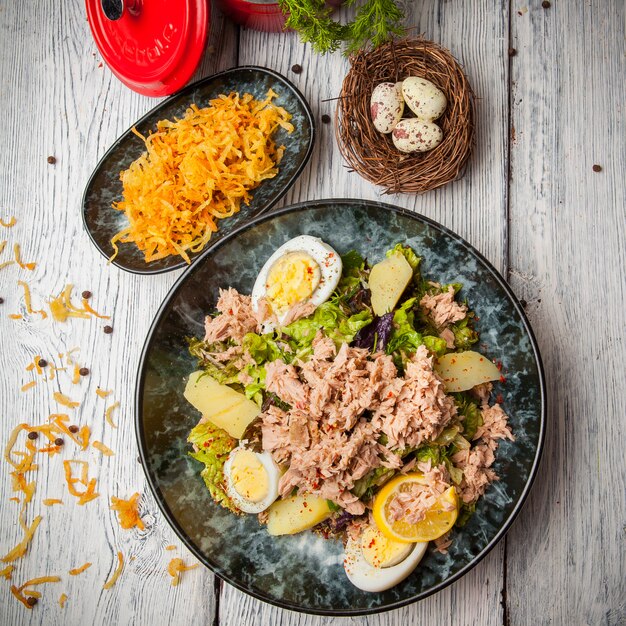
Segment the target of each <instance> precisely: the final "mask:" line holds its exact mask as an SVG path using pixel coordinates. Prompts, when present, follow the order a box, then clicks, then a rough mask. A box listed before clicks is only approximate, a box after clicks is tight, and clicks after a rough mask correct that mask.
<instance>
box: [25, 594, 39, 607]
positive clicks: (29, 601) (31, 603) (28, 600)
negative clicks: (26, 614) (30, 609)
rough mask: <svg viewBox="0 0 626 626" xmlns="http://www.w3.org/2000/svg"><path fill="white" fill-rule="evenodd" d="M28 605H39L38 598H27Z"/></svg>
mask: <svg viewBox="0 0 626 626" xmlns="http://www.w3.org/2000/svg"><path fill="white" fill-rule="evenodd" d="M26 604H28V606H35V604H37V598H33V596H28V598H26Z"/></svg>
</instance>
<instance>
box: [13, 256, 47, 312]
mask: <svg viewBox="0 0 626 626" xmlns="http://www.w3.org/2000/svg"><path fill="white" fill-rule="evenodd" d="M16 245H17V244H16ZM17 284H18V285H19V286H20V287H22V288H23V289H24V302H25V303H26V312H27V313H31V314H32V313H37V314H39V315H41V319H42V320H45V319H46V318H47V317H48V314H47V313H46V312H45V311H42V310H41V309H33V306H32V299H31V295H30V287H29V286H28V284H27V283H25V282H24V281H23V280H18V281H17Z"/></svg>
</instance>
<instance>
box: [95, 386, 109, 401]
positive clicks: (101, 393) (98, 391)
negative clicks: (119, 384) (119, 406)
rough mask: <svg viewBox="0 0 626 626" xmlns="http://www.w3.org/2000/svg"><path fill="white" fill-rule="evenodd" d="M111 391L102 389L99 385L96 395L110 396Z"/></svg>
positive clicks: (101, 396)
mask: <svg viewBox="0 0 626 626" xmlns="http://www.w3.org/2000/svg"><path fill="white" fill-rule="evenodd" d="M112 393H113V389H109V390H108V391H105V390H104V389H100V387H98V388H97V389H96V395H97V396H99V397H100V398H106V397H108V396H110V395H111V394H112Z"/></svg>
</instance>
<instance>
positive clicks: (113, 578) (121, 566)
mask: <svg viewBox="0 0 626 626" xmlns="http://www.w3.org/2000/svg"><path fill="white" fill-rule="evenodd" d="M122 569H124V555H123V554H122V553H121V552H118V553H117V567H116V568H115V571H114V572H113V575H112V576H111V578H109V580H107V582H105V583H104V586H103V587H102V588H103V589H111V587H113V585H114V584H115V583H116V582H117V579H118V578H119V577H120V574H121V573H122Z"/></svg>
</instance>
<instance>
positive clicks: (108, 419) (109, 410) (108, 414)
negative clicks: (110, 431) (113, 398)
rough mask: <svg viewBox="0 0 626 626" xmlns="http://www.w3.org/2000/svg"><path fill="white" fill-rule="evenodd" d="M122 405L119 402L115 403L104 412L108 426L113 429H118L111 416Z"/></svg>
mask: <svg viewBox="0 0 626 626" xmlns="http://www.w3.org/2000/svg"><path fill="white" fill-rule="evenodd" d="M119 405H120V403H119V402H114V403H113V404H112V405H111V406H110V407H109V408H108V409H107V410H106V411H105V412H104V418H105V419H106V421H107V424H109V426H111V428H117V426H116V425H115V424H114V423H113V420H112V419H111V415H112V413H113V411H115V409H117V407H118V406H119Z"/></svg>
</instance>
